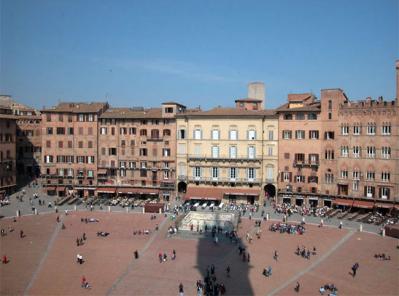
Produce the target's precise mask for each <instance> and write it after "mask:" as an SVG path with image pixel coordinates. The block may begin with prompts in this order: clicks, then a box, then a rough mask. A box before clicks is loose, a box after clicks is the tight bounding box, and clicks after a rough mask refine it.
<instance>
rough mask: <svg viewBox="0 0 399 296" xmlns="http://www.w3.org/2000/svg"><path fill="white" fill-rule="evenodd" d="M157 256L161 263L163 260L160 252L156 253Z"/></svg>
mask: <svg viewBox="0 0 399 296" xmlns="http://www.w3.org/2000/svg"><path fill="white" fill-rule="evenodd" d="M158 258H159V263H162V261H163V260H162V253H159V254H158Z"/></svg>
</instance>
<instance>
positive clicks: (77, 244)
mask: <svg viewBox="0 0 399 296" xmlns="http://www.w3.org/2000/svg"><path fill="white" fill-rule="evenodd" d="M76 246H77V247H79V246H80V243H79V238H77V239H76Z"/></svg>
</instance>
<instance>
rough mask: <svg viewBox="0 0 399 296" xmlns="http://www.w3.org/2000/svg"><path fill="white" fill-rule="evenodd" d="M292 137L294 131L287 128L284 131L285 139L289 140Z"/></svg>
mask: <svg viewBox="0 0 399 296" xmlns="http://www.w3.org/2000/svg"><path fill="white" fill-rule="evenodd" d="M291 138H292V131H288V130H285V131H283V139H284V140H288V139H291Z"/></svg>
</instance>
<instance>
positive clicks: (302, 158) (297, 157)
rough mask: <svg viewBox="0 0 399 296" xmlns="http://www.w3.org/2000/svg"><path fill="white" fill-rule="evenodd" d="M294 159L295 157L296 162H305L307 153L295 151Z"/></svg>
mask: <svg viewBox="0 0 399 296" xmlns="http://www.w3.org/2000/svg"><path fill="white" fill-rule="evenodd" d="M294 159H295V163H304V162H305V154H303V153H295V156H294Z"/></svg>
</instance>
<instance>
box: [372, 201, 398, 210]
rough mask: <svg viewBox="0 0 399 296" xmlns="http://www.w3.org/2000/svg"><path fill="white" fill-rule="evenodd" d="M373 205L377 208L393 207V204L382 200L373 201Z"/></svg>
mask: <svg viewBox="0 0 399 296" xmlns="http://www.w3.org/2000/svg"><path fill="white" fill-rule="evenodd" d="M375 206H376V207H377V208H384V209H390V208H393V207H394V205H393V204H391V203H384V202H376V203H375Z"/></svg>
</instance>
